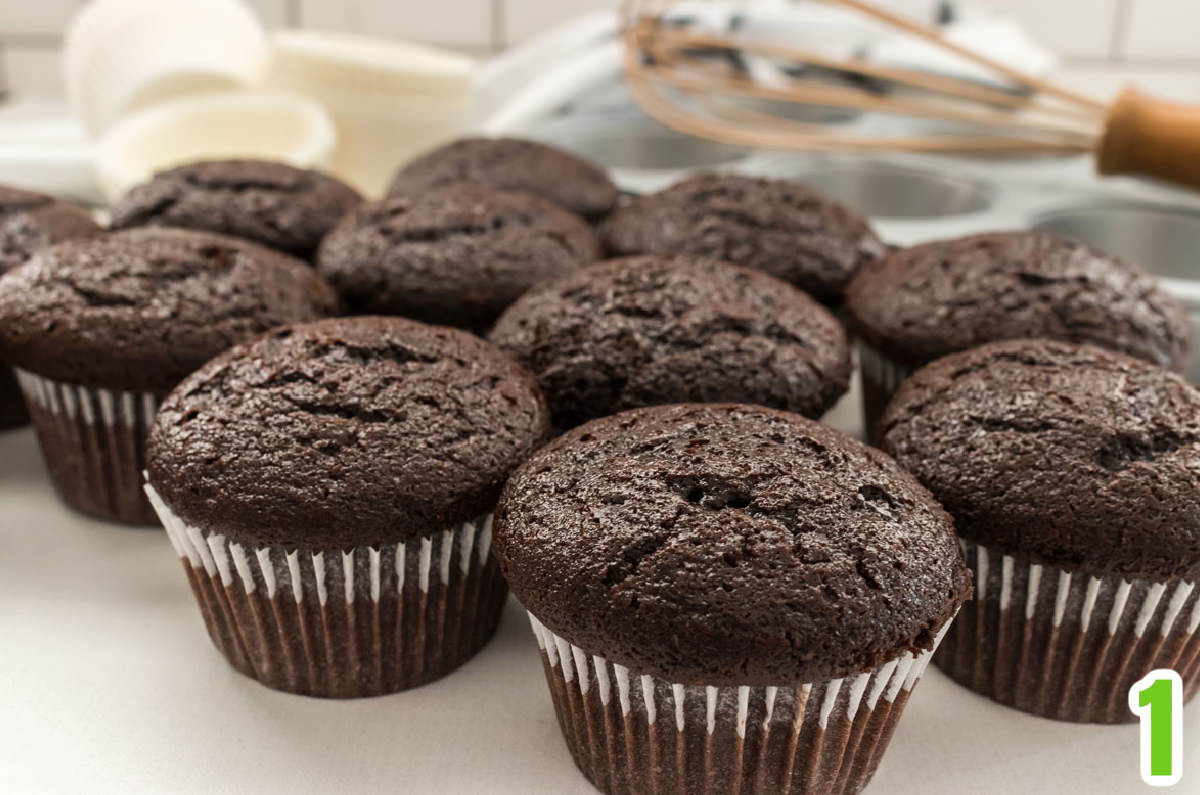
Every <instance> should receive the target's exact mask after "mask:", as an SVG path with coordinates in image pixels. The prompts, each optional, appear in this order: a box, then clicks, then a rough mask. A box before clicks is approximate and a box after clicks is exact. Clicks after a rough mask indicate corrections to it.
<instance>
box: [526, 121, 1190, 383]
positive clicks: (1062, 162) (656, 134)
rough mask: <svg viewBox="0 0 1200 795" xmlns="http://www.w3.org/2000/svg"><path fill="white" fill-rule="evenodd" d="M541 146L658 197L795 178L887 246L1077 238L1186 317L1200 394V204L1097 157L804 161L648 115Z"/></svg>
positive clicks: (566, 127)
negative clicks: (1132, 267) (845, 209)
mask: <svg viewBox="0 0 1200 795" xmlns="http://www.w3.org/2000/svg"><path fill="white" fill-rule="evenodd" d="M536 135H537V137H539V138H541V139H543V140H546V141H548V142H550V143H554V144H557V145H561V146H564V147H566V148H568V149H572V150H574V151H576V152H579V153H580V154H582V155H584V156H587V157H591V158H593V159H595V160H597V161H598V162H600V163H602V164H604V165H606V166H608V167H609V168H610V169H611V171H612V173H613V177H614V179H615V180H616V181H617V182H618V184H619V185H620V186H621V187H622V188H623V189H624V190H626V191H628V192H631V193H643V192H649V191H653V190H658V189H660V188H662V187H665V186H666V185H669V184H671V183H673V182H675V181H677V180H679V179H682V178H684V177H685V176H687V175H688V174H690V173H692V172H694V171H697V170H704V169H707V170H720V171H731V172H735V173H744V174H751V175H756V176H771V177H780V178H786V179H796V180H799V181H800V182H804V183H806V184H809V185H811V186H812V187H813V188H815V189H816V190H819V191H821V192H823V193H825V194H827V195H829V196H831V197H833V198H835V199H838V200H839V201H841V202H843V203H845V204H847V205H849V206H850V207H852V208H854V209H856V210H858V211H859V212H860V213H862V214H863V215H865V216H867V217H868V218H869V219H870V220H871V222H872V225H873V226H874V227H875V229H876V230H877V231H878V232H879V234H880V235H881V236H882V237H883V238H884V239H885V240H886V241H887V242H889V243H893V244H896V245H913V244H916V243H922V242H925V241H929V240H936V239H939V238H949V237H957V236H960V235H967V234H972V233H976V232H987V231H997V230H1005V229H1030V228H1034V229H1046V230H1050V231H1053V232H1057V233H1059V234H1063V235H1066V236H1069V237H1074V238H1078V239H1080V240H1083V241H1085V242H1087V243H1090V244H1092V245H1094V246H1096V247H1097V248H1100V249H1104V250H1106V251H1110V252H1112V253H1114V254H1117V255H1119V256H1123V257H1125V258H1127V259H1129V260H1131V261H1133V262H1137V263H1139V264H1140V265H1142V266H1143V267H1144V268H1146V269H1147V270H1149V271H1151V272H1152V273H1155V274H1156V275H1157V276H1158V277H1159V278H1160V279H1161V280H1162V284H1163V286H1164V288H1165V289H1167V290H1168V291H1169V292H1171V293H1172V294H1173V295H1175V296H1176V297H1178V298H1179V299H1180V300H1181V301H1182V302H1183V303H1184V305H1185V306H1186V307H1187V309H1188V313H1189V315H1190V317H1191V320H1192V326H1193V331H1194V334H1195V339H1196V347H1197V349H1198V350H1197V354H1196V355H1195V356H1194V357H1193V359H1192V361H1191V362H1190V364H1189V368H1188V376H1189V378H1191V380H1192V381H1193V382H1194V383H1200V194H1190V193H1187V192H1184V191H1179V190H1175V189H1171V188H1167V187H1164V186H1159V185H1154V184H1150V183H1146V182H1141V181H1137V180H1128V179H1101V178H1099V177H1097V176H1095V174H1094V173H1093V169H1092V162H1091V158H1089V157H1086V156H1076V157H1040V158H1032V159H1020V158H1003V159H1000V158H993V159H988V158H965V157H941V156H932V155H899V154H896V155H882V156H877V155H871V156H855V155H848V154H837V155H826V154H819V155H806V154H798V153H771V152H756V151H744V150H739V149H737V148H736V147H730V146H727V145H725V144H719V143H715V142H709V141H701V140H698V139H695V138H690V137H688V136H686V135H681V134H679V133H675V132H673V131H671V130H668V129H666V128H664V127H662V126H661V125H659V124H658V123H657V122H654V121H652V120H650V119H648V118H646V117H644V116H641V117H640V119H639V118H638V116H636V115H633V116H631V115H629V114H628V113H621V114H606V115H605V116H604V117H592V118H587V117H581V116H579V115H573V116H568V117H565V118H562V119H560V120H558V121H556V122H552V123H550V124H549V125H547V126H545V127H542V128H541V129H539V130H538V131H537V132H536Z"/></svg>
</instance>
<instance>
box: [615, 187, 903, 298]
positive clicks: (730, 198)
mask: <svg viewBox="0 0 1200 795" xmlns="http://www.w3.org/2000/svg"><path fill="white" fill-rule="evenodd" d="M605 244H606V246H607V247H608V250H609V251H610V252H611V253H613V254H680V253H687V254H695V255H698V256H703V257H713V258H715V259H721V260H725V261H727V262H732V263H733V264H735V265H743V266H746V267H748V268H754V269H756V270H761V271H765V272H766V273H769V274H771V275H772V276H777V277H778V278H780V279H783V280H784V281H786V282H790V283H792V284H794V285H796V286H797V287H799V288H800V289H802V290H804V291H805V292H807V293H808V294H809V295H812V296H813V297H814V298H816V299H818V300H819V301H823V302H825V303H836V302H837V301H838V300H839V299H840V298H841V294H842V289H843V288H844V287H845V285H846V282H848V281H849V280H850V277H851V276H853V275H854V273H855V272H856V271H857V270H858V269H859V268H861V267H862V266H863V265H865V264H867V263H868V262H872V261H873V260H875V259H876V258H878V257H880V256H882V255H883V253H884V252H885V250H886V248H885V246H884V245H883V243H882V242H880V240H879V238H877V237H876V236H875V233H874V232H872V231H871V229H870V227H869V226H867V223H866V222H865V221H864V220H863V219H862V218H860V217H859V216H857V215H856V214H855V213H853V212H852V211H850V210H849V209H847V208H846V207H843V206H842V205H841V204H838V203H837V202H834V201H832V200H830V199H827V198H825V197H824V196H821V195H819V194H817V193H814V192H813V191H811V190H809V189H808V188H806V187H804V186H803V185H801V184H799V183H797V182H790V181H787V180H780V179H759V178H754V177H744V176H738V175H732V174H702V175H699V176H696V177H692V178H690V179H686V180H684V181H683V182H680V183H678V184H676V185H673V186H671V187H669V188H667V189H666V190H663V191H659V192H658V193H652V194H648V195H646V196H640V197H638V198H636V199H634V200H632V201H630V202H629V203H628V204H625V205H623V206H621V207H620V208H619V209H617V210H616V211H615V212H614V213H613V214H612V217H611V218H610V219H609V220H608V223H607V235H606V238H605Z"/></svg>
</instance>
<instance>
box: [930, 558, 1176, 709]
mask: <svg viewBox="0 0 1200 795" xmlns="http://www.w3.org/2000/svg"><path fill="white" fill-rule="evenodd" d="M963 547H964V549H965V551H966V556H967V563H968V565H969V566H970V567H971V568H972V570H973V572H974V575H975V601H974V602H973V603H968V604H966V605H965V606H964V607H963V609H962V610H961V611H960V613H959V616H958V619H957V620H956V621H955V624H954V627H953V629H951V630H950V633H949V634H948V635H947V637H946V642H945V643H944V644H943V645H942V647H941V649H940V650H939V651H938V653H937V656H936V662H937V665H938V666H939V667H940V668H942V669H943V670H945V671H946V673H948V674H949V675H950V676H951V677H953V678H954V679H955V680H956V681H958V682H959V683H961V684H963V685H965V686H966V687H969V688H971V689H972V690H974V691H976V692H978V693H982V694H983V695H986V696H989V697H990V698H992V699H994V700H996V701H999V702H1000V703H1002V704H1007V705H1008V706H1011V707H1016V708H1017V709H1021V710H1024V711H1026V712H1031V713H1033V714H1035V715H1040V716H1042V717H1046V718H1056V719H1059V720H1068V721H1076V722H1088V723H1124V722H1132V721H1135V720H1137V717H1136V716H1135V715H1134V714H1133V713H1132V712H1130V711H1129V702H1128V693H1129V688H1130V686H1131V685H1133V684H1134V683H1135V682H1136V681H1138V680H1139V679H1141V678H1142V677H1143V676H1145V675H1146V674H1148V673H1150V671H1152V670H1154V669H1155V668H1171V669H1174V670H1175V671H1177V672H1178V673H1179V675H1180V676H1181V677H1182V679H1183V684H1184V699H1185V700H1186V699H1189V698H1191V697H1192V696H1193V695H1195V693H1196V690H1197V687H1198V686H1200V632H1197V630H1198V629H1200V589H1198V588H1196V583H1194V582H1184V581H1181V580H1177V581H1174V582H1170V583H1156V582H1151V581H1148V580H1140V579H1132V580H1127V579H1124V578H1122V577H1119V576H1115V575H1112V576H1105V577H1091V576H1088V575H1086V574H1080V573H1072V572H1068V571H1064V570H1062V569H1058V568H1055V567H1053V566H1045V565H1040V564H1036V563H1029V562H1026V561H1021V560H1017V559H1015V558H1013V557H1012V556H1011V555H1004V554H1001V553H999V552H996V551H993V550H989V549H988V548H987V547H985V546H982V545H980V544H976V543H974V542H971V541H965V542H964V543H963Z"/></svg>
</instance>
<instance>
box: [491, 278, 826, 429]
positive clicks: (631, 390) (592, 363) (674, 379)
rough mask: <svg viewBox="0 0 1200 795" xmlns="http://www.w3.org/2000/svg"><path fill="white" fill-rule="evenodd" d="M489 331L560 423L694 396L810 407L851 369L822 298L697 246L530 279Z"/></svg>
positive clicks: (815, 412)
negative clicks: (691, 251)
mask: <svg viewBox="0 0 1200 795" xmlns="http://www.w3.org/2000/svg"><path fill="white" fill-rule="evenodd" d="M490 339H491V341H492V342H494V343H495V344H496V345H498V346H499V347H500V348H502V349H504V350H506V351H508V352H509V353H511V354H512V355H513V356H515V357H516V358H517V360H518V361H520V362H521V363H522V364H524V365H525V366H526V367H528V368H529V369H530V370H531V371H532V372H533V373H534V375H536V376H537V379H538V383H539V385H540V386H541V387H542V391H543V392H545V394H546V399H547V401H549V403H550V412H551V414H552V416H553V417H554V423H555V426H556V427H559V428H570V427H572V426H574V425H578V424H579V423H581V422H586V421H587V420H590V419H593V418H595V417H602V416H605V415H607V414H614V413H616V412H618V411H624V410H625V409H630V408H636V407H639V406H652V405H657V404H662V403H684V402H690V401H697V402H722V401H732V402H738V403H758V404H762V405H767V406H772V407H774V408H780V409H787V410H790V411H796V412H799V413H801V414H805V415H808V416H812V417H816V416H820V415H821V414H822V413H824V412H825V410H826V409H828V408H829V407H830V406H831V405H832V404H833V403H834V402H835V401H836V400H837V399H838V398H839V397H840V396H841V395H842V393H844V392H845V391H846V387H847V385H848V383H849V380H850V352H849V348H848V346H847V343H846V334H845V332H844V331H843V330H842V327H841V325H840V324H839V323H838V322H837V320H836V319H835V318H834V317H833V315H831V314H830V313H829V312H828V311H827V310H826V309H825V308H824V307H823V306H821V305H820V304H818V303H817V302H816V301H814V300H813V299H811V298H809V297H808V296H807V295H805V294H804V293H802V292H801V291H800V290H797V289H796V288H794V287H792V286H791V285H789V284H786V283H784V282H782V281H780V280H778V279H774V278H772V277H770V276H768V275H766V274H764V273H760V272H758V271H754V270H750V269H748V268H739V267H735V266H733V265H728V264H726V263H723V262H717V261H715V260H706V259H702V258H699V257H687V256H683V257H666V256H644V257H628V258H625V259H618V260H611V261H609V262H603V263H599V264H597V265H591V266H588V267H586V268H583V269H581V270H578V271H576V272H574V273H571V274H568V275H566V276H563V277H560V278H558V279H555V280H553V281H549V282H545V283H543V284H540V285H537V286H535V287H534V288H533V289H531V290H530V291H529V292H527V293H526V294H525V295H523V296H522V297H521V298H520V299H518V300H517V302H516V303H514V304H513V305H512V306H510V307H509V308H508V310H507V311H506V312H505V313H504V315H502V316H501V318H500V320H499V321H497V323H496V326H495V328H493V329H492V332H491V335H490Z"/></svg>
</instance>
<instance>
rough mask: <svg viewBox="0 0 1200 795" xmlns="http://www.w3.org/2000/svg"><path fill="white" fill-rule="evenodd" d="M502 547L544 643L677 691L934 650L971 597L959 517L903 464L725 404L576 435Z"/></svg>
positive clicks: (523, 475)
mask: <svg viewBox="0 0 1200 795" xmlns="http://www.w3.org/2000/svg"><path fill="white" fill-rule="evenodd" d="M495 550H496V555H497V557H498V559H499V561H500V566H501V569H502V571H503V572H504V574H505V577H506V578H507V580H508V582H509V585H510V587H511V588H512V590H513V593H514V594H516V596H517V597H518V598H519V599H520V600H521V602H522V603H523V604H524V605H525V606H526V607H527V608H528V609H529V610H530V611H531V612H532V613H533V614H534V615H536V616H537V617H538V618H539V619H540V620H541V621H542V622H543V623H545V624H546V626H547V627H549V628H550V629H551V630H553V631H554V632H556V633H558V634H560V635H562V636H563V637H566V638H568V639H570V640H571V642H573V643H576V644H578V645H579V646H580V647H582V648H584V649H586V650H587V651H588V652H589V653H592V654H598V655H601V656H603V657H606V658H607V659H609V660H611V661H612V662H614V663H619V664H622V665H627V666H629V667H630V668H631V669H632V670H635V671H637V672H638V673H649V674H654V675H659V676H663V677H667V678H668V679H669V681H672V682H680V683H684V684H708V685H725V684H745V685H770V684H780V683H785V682H786V683H792V682H817V681H822V680H824V679H827V678H830V677H840V676H846V675H850V674H854V673H859V672H862V671H866V670H868V669H870V668H873V667H875V666H877V665H880V664H882V663H884V662H886V661H887V660H890V659H892V658H895V657H897V656H899V655H901V654H902V653H904V652H906V651H916V650H918V649H928V648H930V647H931V645H932V643H933V641H934V638H935V635H936V633H937V630H938V629H939V628H940V627H941V626H942V625H944V624H945V623H946V622H947V621H949V620H950V618H951V617H952V616H953V615H954V613H955V611H956V610H957V608H958V606H959V605H960V604H961V603H962V602H963V601H964V600H965V599H966V598H967V597H968V595H969V594H970V590H971V586H970V579H969V575H968V573H967V570H966V566H965V564H964V562H963V557H962V553H961V551H960V550H959V547H958V542H957V540H956V539H955V536H954V529H953V525H952V523H951V520H950V517H949V516H947V515H946V513H945V512H944V511H943V510H942V509H941V508H940V507H939V506H938V505H937V503H936V502H935V501H934V500H933V498H932V497H931V496H930V495H929V493H928V492H927V491H926V490H925V489H924V488H923V487H922V486H921V485H920V484H919V483H917V481H916V479H915V478H913V477H912V476H910V475H908V474H907V473H906V472H904V471H903V470H902V469H901V468H900V467H899V466H898V465H897V464H896V462H894V461H893V460H892V459H890V458H888V457H887V456H885V455H884V454H882V453H880V452H879V451H877V450H873V449H871V448H869V447H866V446H865V445H862V444H860V443H859V442H856V441H854V440H853V439H850V438H849V437H847V436H845V435H843V434H841V433H838V432H837V431H834V430H832V429H830V428H827V427H825V426H823V425H820V424H818V423H816V422H813V421H811V420H807V419H805V418H803V417H800V416H799V415H796V414H790V413H787V412H781V411H774V410H771V409H766V408H759V407H752V406H738V405H731V404H703V405H700V404H684V405H677V406H664V407H654V408H647V409H636V410H633V411H628V412H625V413H623V414H618V415H615V416H612V417H606V418H603V419H599V420H595V421H593V422H590V423H588V424H586V425H582V426H580V427H578V428H575V429H574V430H572V431H568V432H567V433H566V434H564V435H563V436H561V437H559V438H558V439H556V440H555V441H553V442H551V443H550V444H549V445H548V446H546V447H545V448H543V449H542V450H540V451H539V452H538V453H536V454H535V455H534V456H533V458H531V459H530V460H529V461H528V462H527V463H526V464H525V465H524V466H522V467H521V469H520V470H518V471H517V472H516V474H514V475H513V477H512V478H511V479H510V481H509V483H508V486H507V487H506V489H505V492H504V496H503V497H502V499H501V502H500V506H499V508H498V509H497V513H496V525H495Z"/></svg>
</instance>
